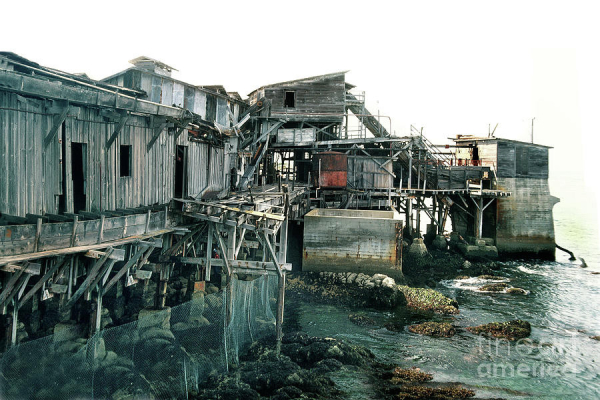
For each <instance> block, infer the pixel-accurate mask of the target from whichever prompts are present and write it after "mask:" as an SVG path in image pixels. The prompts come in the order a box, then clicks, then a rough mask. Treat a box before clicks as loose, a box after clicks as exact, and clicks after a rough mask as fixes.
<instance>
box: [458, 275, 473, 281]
mask: <svg viewBox="0 0 600 400" xmlns="http://www.w3.org/2000/svg"><path fill="white" fill-rule="evenodd" d="M469 278H471V277H470V276H467V275H459V276H457V277H456V278H454V279H456V280H461V281H462V280H464V279H469Z"/></svg>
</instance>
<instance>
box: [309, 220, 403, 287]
mask: <svg viewBox="0 0 600 400" xmlns="http://www.w3.org/2000/svg"><path fill="white" fill-rule="evenodd" d="M401 232H402V222H401V220H400V214H398V213H397V212H396V211H372V210H338V209H315V210H312V211H311V212H309V213H308V214H306V215H305V217H304V247H303V257H302V270H303V271H318V272H325V271H327V272H357V273H360V272H362V273H368V274H373V273H382V274H386V275H389V276H393V277H398V276H402V259H401V254H400V253H401V250H400V248H401V246H400V245H401Z"/></svg>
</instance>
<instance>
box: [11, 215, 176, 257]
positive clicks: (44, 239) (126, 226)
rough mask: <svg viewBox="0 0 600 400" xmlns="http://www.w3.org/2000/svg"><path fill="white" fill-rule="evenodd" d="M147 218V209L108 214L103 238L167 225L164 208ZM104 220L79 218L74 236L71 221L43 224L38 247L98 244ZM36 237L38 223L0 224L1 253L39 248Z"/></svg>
mask: <svg viewBox="0 0 600 400" xmlns="http://www.w3.org/2000/svg"><path fill="white" fill-rule="evenodd" d="M146 218H147V215H146V214H145V213H144V214H135V215H128V216H123V217H113V218H105V219H104V225H103V227H102V241H103V242H109V241H113V240H118V239H122V238H125V237H130V236H136V235H142V234H144V233H147V232H152V231H157V230H161V229H163V228H164V227H165V212H164V211H159V212H155V213H152V214H150V220H149V223H148V226H147V227H146ZM101 223H102V222H101V220H91V221H79V222H78V223H77V224H76V226H75V236H74V240H72V239H73V237H72V236H73V223H72V222H59V223H49V224H42V225H41V232H40V239H39V243H38V248H37V251H46V250H54V249H61V248H66V247H73V246H86V245H91V244H96V243H98V238H99V232H100V229H101ZM146 231H147V232H146ZM35 237H36V225H13V226H0V256H2V257H5V256H12V255H17V254H25V253H32V252H34V251H36V250H35Z"/></svg>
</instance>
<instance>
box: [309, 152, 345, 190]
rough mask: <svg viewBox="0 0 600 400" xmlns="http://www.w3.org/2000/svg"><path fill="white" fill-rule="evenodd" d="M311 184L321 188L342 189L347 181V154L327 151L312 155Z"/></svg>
mask: <svg viewBox="0 0 600 400" xmlns="http://www.w3.org/2000/svg"><path fill="white" fill-rule="evenodd" d="M312 169H313V170H312V176H313V177H314V179H313V185H314V186H315V187H318V188H321V189H343V188H345V187H346V185H347V182H348V156H347V155H346V154H344V153H338V152H335V151H327V152H323V153H319V154H315V155H314V156H313V164H312Z"/></svg>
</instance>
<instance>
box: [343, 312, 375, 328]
mask: <svg viewBox="0 0 600 400" xmlns="http://www.w3.org/2000/svg"><path fill="white" fill-rule="evenodd" d="M348 319H349V320H350V322H352V323H353V324H354V325H358V326H372V325H375V320H374V319H373V318H371V317H368V316H366V315H364V314H350V315H348Z"/></svg>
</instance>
